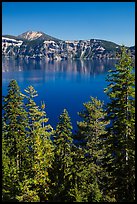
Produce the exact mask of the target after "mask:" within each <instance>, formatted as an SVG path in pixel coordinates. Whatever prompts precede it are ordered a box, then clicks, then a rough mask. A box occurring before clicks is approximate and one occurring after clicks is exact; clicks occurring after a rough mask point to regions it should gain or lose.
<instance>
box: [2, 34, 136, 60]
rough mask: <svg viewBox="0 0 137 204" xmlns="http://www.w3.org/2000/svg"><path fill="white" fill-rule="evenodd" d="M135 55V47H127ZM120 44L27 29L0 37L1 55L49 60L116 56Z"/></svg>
mask: <svg viewBox="0 0 137 204" xmlns="http://www.w3.org/2000/svg"><path fill="white" fill-rule="evenodd" d="M129 49H130V50H131V52H132V54H133V56H134V55H135V47H134V46H132V47H131V48H129ZM119 50H120V46H119V45H117V44H116V43H113V42H110V41H105V40H99V39H90V40H73V41H72V40H71V41H69V40H66V41H63V40H60V39H57V38H54V37H52V36H49V35H47V34H45V33H43V32H35V31H27V32H25V33H23V34H21V35H19V36H10V35H4V36H3V37H2V54H3V56H15V57H22V58H34V59H41V58H46V59H49V60H62V59H68V58H74V59H75V58H84V59H94V58H99V59H100V58H116V53H117V52H119Z"/></svg>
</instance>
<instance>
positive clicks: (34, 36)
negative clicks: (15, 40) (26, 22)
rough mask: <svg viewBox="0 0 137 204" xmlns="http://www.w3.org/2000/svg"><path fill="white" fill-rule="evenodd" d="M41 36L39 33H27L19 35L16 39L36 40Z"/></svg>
mask: <svg viewBox="0 0 137 204" xmlns="http://www.w3.org/2000/svg"><path fill="white" fill-rule="evenodd" d="M42 35H43V34H42V33H41V32H34V31H28V32H26V33H23V34H22V35H19V36H18V37H22V38H24V39H26V40H30V41H31V40H36V39H37V38H39V37H41V36H42Z"/></svg>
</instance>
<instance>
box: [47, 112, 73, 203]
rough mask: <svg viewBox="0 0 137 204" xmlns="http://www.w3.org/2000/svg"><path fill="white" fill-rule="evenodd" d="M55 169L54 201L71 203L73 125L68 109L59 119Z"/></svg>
mask: <svg viewBox="0 0 137 204" xmlns="http://www.w3.org/2000/svg"><path fill="white" fill-rule="evenodd" d="M53 142H54V145H55V151H54V156H55V158H54V165H53V167H54V169H53V172H52V174H51V175H52V182H53V184H54V185H53V186H52V189H53V190H52V192H53V193H52V200H53V201H56V202H61V201H62V202H63V201H64V202H65V201H66V202H68V201H69V194H68V191H69V188H70V175H71V165H72V158H71V146H72V125H71V121H70V117H69V115H68V112H67V110H66V109H64V110H63V113H62V114H61V115H60V117H59V122H58V124H57V127H56V130H55V133H54V139H53Z"/></svg>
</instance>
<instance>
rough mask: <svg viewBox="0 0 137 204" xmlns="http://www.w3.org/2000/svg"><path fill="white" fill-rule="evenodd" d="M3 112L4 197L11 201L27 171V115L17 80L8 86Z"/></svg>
mask: <svg viewBox="0 0 137 204" xmlns="http://www.w3.org/2000/svg"><path fill="white" fill-rule="evenodd" d="M3 110H4V114H3V129H2V133H3V134H2V138H3V157H4V159H3V166H2V167H3V191H4V196H3V197H7V195H8V196H10V198H11V199H15V195H16V193H17V192H18V190H19V189H18V185H19V181H20V180H22V179H23V177H24V174H25V173H26V170H27V169H26V156H27V149H26V148H27V138H26V132H27V131H26V127H27V113H26V111H25V110H24V107H23V97H22V95H21V92H20V90H19V87H18V84H17V82H16V81H15V80H12V81H11V82H10V84H9V86H8V94H7V96H6V97H4V105H3ZM25 150H26V151H25ZM5 160H6V161H5ZM3 199H6V198H3Z"/></svg>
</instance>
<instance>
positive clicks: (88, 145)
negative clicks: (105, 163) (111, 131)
mask: <svg viewBox="0 0 137 204" xmlns="http://www.w3.org/2000/svg"><path fill="white" fill-rule="evenodd" d="M90 99H91V100H90V101H89V102H87V103H84V104H83V105H84V108H85V109H84V110H83V111H82V112H80V113H79V115H80V116H81V117H82V118H83V121H80V122H78V123H77V124H78V132H77V135H78V137H79V138H80V139H81V143H80V145H81V146H82V147H83V154H84V157H85V161H86V163H85V166H86V170H85V171H86V175H87V186H86V187H88V189H87V194H86V196H87V197H88V198H87V199H88V201H89V202H90V201H91V202H99V201H101V199H103V197H102V195H103V190H104V189H103V185H102V182H103V179H104V177H105V170H104V169H103V168H102V158H103V157H104V155H105V149H104V141H103V137H104V134H105V133H106V131H105V127H106V125H107V123H106V122H105V121H104V116H105V112H104V111H103V103H102V102H101V101H100V100H97V98H93V97H90ZM78 137H77V138H78ZM88 183H89V184H88Z"/></svg>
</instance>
